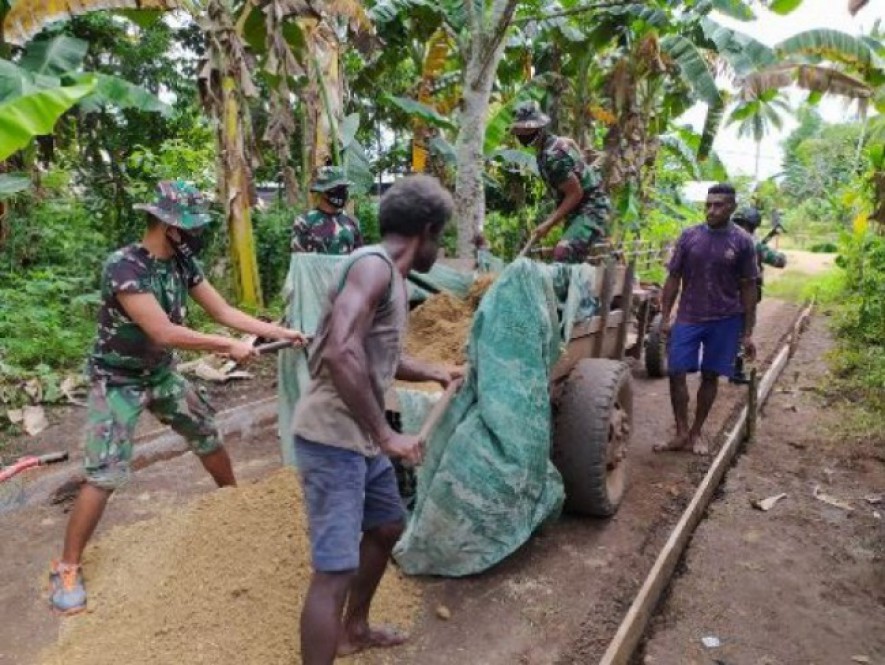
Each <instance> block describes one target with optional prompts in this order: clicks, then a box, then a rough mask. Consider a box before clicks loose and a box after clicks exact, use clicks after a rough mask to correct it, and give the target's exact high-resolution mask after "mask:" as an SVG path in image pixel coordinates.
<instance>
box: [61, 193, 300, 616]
mask: <svg viewBox="0 0 885 665" xmlns="http://www.w3.org/2000/svg"><path fill="white" fill-rule="evenodd" d="M134 207H135V209H137V210H144V211H145V212H146V213H147V230H146V231H145V233H144V235H143V236H142V238H141V241H140V242H136V243H132V244H131V245H127V246H126V247H123V248H121V249H118V250H117V251H116V252H114V253H113V254H111V255H110V256H109V257H108V259H107V261H105V264H104V269H103V271H102V277H101V306H100V307H99V310H98V334H97V335H96V339H95V344H94V346H93V348H92V353H91V354H90V356H89V360H88V363H87V371H88V373H89V379H90V388H89V404H88V416H87V419H86V421H87V426H86V440H85V442H84V455H83V463H84V467H85V475H86V482H85V483H84V484H83V486H82V487H81V489H80V493H79V495H78V497H77V501H76V503H75V504H74V508H73V510H72V511H71V517H70V521H69V522H68V528H67V531H66V533H65V540H64V549H63V550H62V556H61V559H60V560H59V561H58V562H56V563H54V564H53V566H52V570H51V574H50V584H51V596H50V604H51V605H52V608H53V609H54V610H55V611H56V612H58V613H60V614H74V613H77V612H81V611H83V610H85V609H86V589H85V587H84V585H83V575H82V573H81V571H80V556H81V555H82V553H83V548H84V547H86V543H87V541H88V540H89V537H90V536H91V535H92V532H93V531H94V529H95V527H96V525H97V524H98V521H99V520H100V519H101V515H102V513H103V512H104V508H105V506H106V504H107V502H108V499H109V498H110V496H111V493H112V492H113V491H114V490H115V489H117V488H118V487H120V486H122V485H123V484H125V483H126V482H127V481H128V479H129V476H130V474H131V470H132V469H131V463H132V452H133V434H134V432H135V426H136V425H137V424H138V420H139V417H140V416H141V414H142V412H144V411H145V409H147V410H148V411H150V412H151V413H152V414H154V416H156V417H157V419H158V420H160V422H162V423H164V424H166V425H169V426H170V427H171V428H172V429H173V430H175V432H177V433H178V434H180V435H181V436H182V437H184V439H185V440H186V441H187V443H188V446H189V447H190V449H191V450H192V451H193V452H194V453H196V455H197V456H198V457H199V459H200V462H201V463H202V465H203V467H204V468H205V469H206V471H208V472H209V475H210V476H212V479H213V480H214V481H215V483H216V484H217V485H218V486H219V487H223V486H228V485H235V484H236V479H235V476H234V472H233V468H232V466H231V461H230V458H229V457H228V455H227V451H226V450H225V449H224V446H223V445H222V440H221V433H220V432H219V431H218V427H217V426H216V424H215V415H214V414H215V411H214V410H213V409H212V407H211V406H210V405H209V403H208V402H207V400H206V398H205V396H204V395H203V394H202V393H200V392H199V391H198V390H197V389H196V388H195V387H194V386H192V385H191V384H190V382H188V381H187V379H185V378H184V377H183V376H182V375H181V374H180V373H179V372H178V371H177V370H176V367H175V365H176V355H175V351H176V350H177V349H185V350H188V351H211V352H215V353H222V354H225V355H227V356H229V357H230V358H232V359H234V360H236V361H237V362H245V361H248V360H250V359H252V358H254V357H256V356H257V355H258V352H257V351H256V350H255V348H254V347H253V346H252V344H251V343H248V342H244V341H240V340H239V339H236V338H234V337H228V336H224V335H215V334H207V333H202V332H198V331H196V330H193V329H192V328H188V327H187V304H188V300H193V301H194V302H196V303H197V304H198V305H199V306H200V307H202V308H203V310H204V311H205V312H206V313H207V314H208V315H209V316H210V317H212V319H214V320H215V321H216V322H217V323H220V324H221V325H223V326H226V327H228V328H232V329H234V330H239V331H240V332H244V333H249V334H252V335H258V336H260V337H268V338H271V339H285V340H291V342H292V344H293V345H296V346H303V345H304V344H305V343H306V340H305V338H304V336H303V335H302V334H301V333H300V332H298V331H297V330H287V329H286V328H281V327H280V326H277V325H274V324H272V323H265V322H264V321H259V320H258V319H256V318H254V317H252V316H249V315H248V314H246V313H245V312H241V311H240V310H238V309H236V308H235V307H232V306H231V305H229V304H228V303H227V302H226V301H225V300H224V298H223V297H222V296H221V295H220V294H219V293H218V291H216V290H215V288H213V286H212V285H211V284H210V283H209V281H208V280H207V279H206V277H205V275H204V274H203V270H202V268H201V267H200V264H199V263H197V261H196V255H197V254H198V253H199V251H200V248H201V247H202V245H203V239H204V235H203V234H204V232H205V229H206V226H207V225H209V224H210V223H211V221H212V217H211V216H210V215H209V212H208V209H207V207H206V202H205V200H204V199H203V197H202V196H201V195H200V192H198V191H197V190H196V189H194V188H193V187H191V186H190V185H188V184H186V183H183V182H179V181H168V180H167V181H164V182H161V183H160V184H159V185H158V186H157V198H156V200H155V201H153V202H151V203H146V204H138V205H136V206H134Z"/></svg>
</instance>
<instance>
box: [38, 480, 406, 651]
mask: <svg viewBox="0 0 885 665" xmlns="http://www.w3.org/2000/svg"><path fill="white" fill-rule="evenodd" d="M303 515H304V513H303V509H302V504H301V490H300V487H299V483H298V480H297V476H296V474H295V473H294V471H292V470H290V469H283V470H280V471H278V472H276V473H274V474H273V475H272V476H270V477H269V478H267V479H265V480H263V481H261V482H258V483H255V484H253V485H247V486H244V487H241V488H239V489H225V490H219V491H217V492H213V493H211V494H209V495H207V496H205V497H202V498H201V499H199V500H197V501H196V502H194V503H193V504H191V505H189V506H186V507H184V508H183V509H180V510H178V511H176V512H169V513H167V514H164V515H161V516H160V517H157V518H153V519H150V520H147V521H144V522H140V523H137V524H133V525H129V526H126V527H122V528H117V529H114V530H113V531H111V532H110V533H109V534H108V536H106V537H105V538H102V539H101V540H100V541H98V542H97V543H96V544H95V546H94V547H92V548H90V549H89V551H88V554H87V557H86V560H85V565H84V568H85V574H86V579H87V582H88V589H89V592H90V598H89V605H90V611H89V612H88V613H87V614H85V615H80V616H77V617H73V618H71V619H68V620H66V621H65V622H64V624H63V626H62V631H61V635H60V638H59V642H58V644H57V645H56V646H54V647H52V648H51V649H49V650H48V651H47V652H45V653H44V654H43V658H42V660H41V662H42V663H44V665H56V664H57V665H62V664H64V665H81V664H82V665H85V664H87V663H89V664H90V665H102V664H104V663H107V664H108V665H111V664H119V663H127V665H147V664H148V663H150V664H152V665H156V664H157V663H207V664H208V663H212V664H214V665H226V664H231V665H233V664H237V665H240V664H243V665H245V664H249V665H251V664H254V665H274V664H276V663H279V664H280V665H284V664H285V665H291V663H296V662H300V657H299V645H298V618H299V613H300V610H301V603H302V601H303V598H304V594H305V592H306V591H307V584H308V581H309V578H310V573H311V569H310V545H309V541H308V538H307V527H306V524H305V522H304V516H303ZM420 607H421V601H420V593H419V587H418V586H417V584H416V583H415V582H413V581H411V580H408V579H406V578H404V577H403V576H401V575H400V574H399V572H398V571H396V570H395V569H390V570H389V571H388V573H387V575H386V576H385V578H384V581H383V582H382V584H381V588H380V590H379V592H378V596H377V598H376V602H375V606H374V612H373V619H374V620H376V621H379V622H383V623H391V624H393V625H396V626H399V627H402V628H410V627H411V623H412V621H413V620H414V619H415V618H416V616H417V614H418V613H419V611H420ZM351 662H354V661H351ZM356 662H358V661H356Z"/></svg>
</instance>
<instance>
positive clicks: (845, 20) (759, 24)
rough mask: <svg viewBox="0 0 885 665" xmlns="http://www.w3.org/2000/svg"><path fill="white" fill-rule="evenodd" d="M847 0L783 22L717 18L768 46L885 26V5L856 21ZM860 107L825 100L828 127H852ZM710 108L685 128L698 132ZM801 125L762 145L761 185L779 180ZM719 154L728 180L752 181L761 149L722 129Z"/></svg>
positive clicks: (806, 6)
mask: <svg viewBox="0 0 885 665" xmlns="http://www.w3.org/2000/svg"><path fill="white" fill-rule="evenodd" d="M847 7H848V2H847V0H804V2H803V3H802V4H801V5H800V6H799V8H798V9H796V10H795V11H794V12H792V13H791V14H789V15H787V16H779V15H777V14H774V13H772V12H769V11H768V10H766V9H756V17H757V18H756V20H755V21H748V22H743V21H737V20H734V19H730V18H729V17H727V16H722V15H720V14H715V13H714V15H713V18H715V19H716V20H717V21H718V22H720V23H722V24H723V25H727V26H728V27H730V28H734V29H735V30H740V31H741V32H743V33H746V34H748V35H750V36H751V37H753V38H755V39H757V40H759V41H760V42H762V43H764V44H767V45H769V46H774V45H775V44H777V43H778V42H780V41H783V40H784V39H786V38H788V37H791V36H792V35H794V34H796V33H798V32H804V31H806V30H813V29H815V28H831V29H834V30H841V31H842V32H847V33H848V34H851V35H859V34H862V33H865V32H869V31H870V29H871V28H872V25H873V23H874V22H875V21H876V19H877V18H880V19H883V22H885V0H870V2H869V3H868V4H867V6H866V7H865V8H864V9H863V10H861V11H860V12H859V13H858V14H857V16H854V17H852V16H851V15H850V14H849V13H848V8H847ZM806 96H807V93H806V92H804V91H800V90H798V89H794V90H793V91H792V92H791V94H790V99H791V103H792V104H793V105H794V107H795V106H797V105H798V104H799V103H800V102H801V101H802V100H803V99H804V98H805V97H806ZM856 108H857V107H856V106H854V107H852V108H846V106H845V102H844V101H842V100H840V99H838V98H824V99H823V100H822V101H821V103H820V105H819V106H818V110H819V111H820V113H821V115H822V116H823V118H824V120H826V121H827V122H834V123H835V122H850V121H852V120H855V119H856ZM705 113H706V107H705V106H703V105H698V106H695V107H694V108H692V109H691V110H689V111H688V113H686V114H685V115H684V116H683V117H682V118H681V121H682V122H686V123H690V124H691V125H693V126H694V127H695V129H696V130H698V131H700V129H701V128H702V127H703V123H704V116H705ZM795 127H796V122H795V121H794V120H793V119H792V118H789V117H788V118H786V119H785V122H784V126H783V129H782V130H781V131H780V132H776V131H773V132H772V133H770V134H769V135H768V136H767V137H766V138H765V140H764V141H763V142H762V149H761V153H760V154H761V157H760V163H759V176H760V178H762V179H765V178H768V177H770V176H773V175H776V174H777V173H779V172H780V169H781V160H782V157H783V152H782V149H781V141H783V139H785V138H786V137H787V136H788V135H789V134H790V132H791V131H792V130H793V129H795ZM713 147H714V149H715V150H716V152H717V154H718V155H719V157H720V159H722V161H723V162H724V163H725V166H726V168H727V169H728V172H729V174H731V175H732V176H734V175H753V170H754V162H755V151H756V144H755V143H754V142H753V140H752V139H748V138H742V139H741V138H738V136H737V127H736V126H734V125H733V126H729V127H723V129H721V130H720V132H719V135H718V137H717V138H716V141H715V143H714V144H713Z"/></svg>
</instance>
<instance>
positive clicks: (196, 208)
mask: <svg viewBox="0 0 885 665" xmlns="http://www.w3.org/2000/svg"><path fill="white" fill-rule="evenodd" d="M132 207H133V208H135V209H136V210H144V211H146V212H149V213H150V214H152V215H153V216H154V217H156V218H157V219H159V220H160V221H161V222H165V223H166V224H169V226H177V227H178V228H180V229H184V230H185V231H191V230H193V229H199V228H202V227H204V226H206V224H209V223H210V222H211V221H212V216H211V215H210V214H209V207H208V205H207V202H206V198H205V197H204V196H203V194H202V193H201V192H200V190H198V189H197V188H196V187H194V186H193V185H189V184H187V183H186V182H183V181H181V180H163V181H161V182H160V183H158V184H157V199H156V201H154V202H153V203H137V204H136V205H134V206H132Z"/></svg>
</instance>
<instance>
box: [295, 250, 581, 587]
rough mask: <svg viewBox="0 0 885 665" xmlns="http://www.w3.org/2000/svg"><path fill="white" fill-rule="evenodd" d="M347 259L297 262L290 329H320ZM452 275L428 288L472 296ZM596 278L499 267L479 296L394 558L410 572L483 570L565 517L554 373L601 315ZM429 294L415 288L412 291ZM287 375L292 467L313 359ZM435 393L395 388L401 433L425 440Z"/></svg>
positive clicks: (521, 264)
mask: <svg viewBox="0 0 885 665" xmlns="http://www.w3.org/2000/svg"><path fill="white" fill-rule="evenodd" d="M342 260H343V259H342V258H341V257H328V256H318V255H310V254H296V255H293V257H292V262H291V265H290V270H289V275H288V278H287V281H286V289H287V290H290V291H291V292H292V297H291V299H290V303H289V306H288V308H287V317H286V318H287V322H288V323H289V325H291V326H293V327H296V328H299V329H301V330H305V331H307V332H313V331H314V330H316V326H317V323H318V321H319V318H320V313H321V311H320V310H321V307H322V304H323V302H324V298H325V294H326V293H327V290H328V288H329V287H330V286H331V285H332V283H333V280H334V278H335V274H336V271H337V267H338V265H339V264H340V262H341V261H342ZM502 266H503V264H501V263H500V262H498V263H496V264H495V267H502ZM449 271H451V269H445V270H443V271H437V269H436V268H435V272H431V274H430V275H428V276H426V277H425V280H426V281H427V282H430V281H431V280H433V281H434V285H435V287H436V288H438V285H441V284H443V283H444V282H446V281H447V283H448V284H449V285H451V286H452V289H453V290H454V291H455V292H456V293H458V292H461V293H463V292H466V289H467V288H469V284H470V283H471V282H472V276H469V275H463V274H458V275H455V274H452V273H453V272H455V271H452V272H449ZM594 274H595V273H594V271H593V269H592V268H591V267H590V266H586V265H577V266H565V265H552V266H545V265H543V264H539V263H535V262H532V261H529V260H526V259H521V260H518V261H516V262H514V263H513V264H510V265H509V266H506V267H503V270H502V272H501V273H500V275H499V277H498V279H497V280H496V281H495V282H494V284H493V285H492V287H491V288H490V290H489V291H488V293H487V294H486V296H485V297H484V298H483V299H482V302H481V304H480V307H479V310H478V311H477V313H476V315H475V317H474V321H473V325H472V329H471V332H470V336H469V341H468V358H469V363H470V371H469V374H468V376H467V378H466V381H465V383H464V386H463V387H462V388H461V390H460V391H459V393H458V395H457V396H456V397H455V399H454V400H453V402H452V405H451V406H450V408H449V409H448V411H447V413H446V415H445V416H444V418H443V420H442V421H441V423H440V425H439V426H438V427H437V429H436V431H435V432H434V434H433V435H432V437H431V440H430V441H429V442H428V447H427V451H426V456H425V462H424V464H423V465H422V466H421V467H419V470H418V494H417V499H416V503H415V510H414V512H413V514H412V516H411V518H410V520H409V524H408V527H407V530H406V533H405V534H404V536H403V538H402V539H401V541H400V543H399V544H398V545H397V548H396V550H395V556H396V558H397V561H398V562H399V564H400V565H401V566H402V568H403V570H404V571H405V572H407V573H410V574H433V575H446V576H462V575H469V574H473V573H478V572H481V571H483V570H485V569H487V568H488V567H490V566H492V565H494V564H495V563H497V562H499V561H501V560H502V559H503V558H505V557H506V556H508V555H509V554H511V553H512V552H513V551H515V550H516V549H517V548H518V547H520V546H521V545H522V544H523V543H524V542H525V541H526V540H527V539H528V538H529V536H530V535H531V534H532V532H533V531H534V530H535V529H536V528H537V527H538V526H539V525H540V524H541V523H542V522H543V521H544V520H546V519H550V518H553V517H555V516H556V515H558V513H559V510H560V507H561V505H562V500H563V489H562V482H561V480H560V478H559V474H558V472H557V471H556V469H555V468H554V467H553V465H552V463H551V462H550V461H549V453H550V432H551V413H550V403H549V394H548V382H549V375H550V369H551V368H552V366H553V364H554V363H555V362H556V359H557V358H558V356H559V353H560V350H561V347H562V344H563V340H564V339H568V335H569V333H570V331H571V328H572V326H573V324H574V323H575V322H577V321H580V320H582V319H584V318H587V317H589V316H591V315H592V314H593V312H594V311H595V308H596V301H595V299H593V298H592V296H591V292H592V280H593V275H594ZM465 284H466V286H465ZM424 296H426V293H422V292H421V291H420V290H419V289H412V291H411V294H410V298H414V299H419V300H420V299H423V297H424ZM279 377H280V380H279V388H278V390H279V396H280V405H279V409H280V410H279V415H280V433H281V444H282V452H283V459H284V461H285V462H286V463H287V464H293V465H294V464H295V459H294V447H293V443H292V437H291V434H290V433H291V414H292V412H293V409H294V405H295V403H296V401H297V399H298V397H299V395H300V394H301V392H302V390H303V389H304V388H306V386H307V381H308V380H309V377H308V372H307V363H306V354H305V353H304V352H303V351H290V350H287V351H284V352H282V353H281V354H280V358H279ZM438 397H439V395H438V394H437V395H432V394H431V395H429V394H427V393H425V392H418V391H409V390H400V389H398V390H397V398H398V402H399V408H400V413H401V417H402V423H403V429H404V431H406V432H411V433H415V432H417V431H418V430H419V429H420V426H421V423H422V422H423V420H424V417H425V415H426V414H427V412H428V410H429V409H430V407H431V405H432V404H433V402H434V401H435V400H436V399H438Z"/></svg>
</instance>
